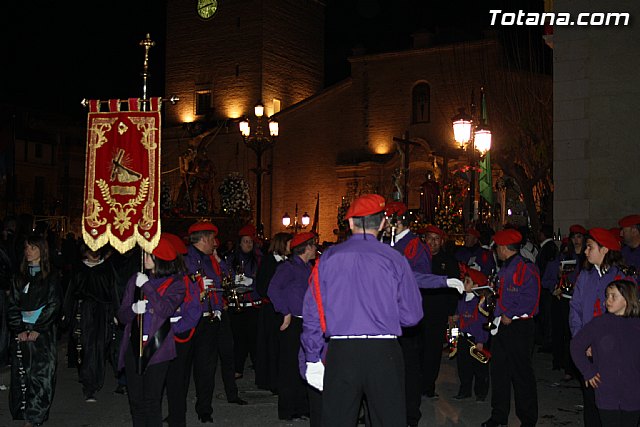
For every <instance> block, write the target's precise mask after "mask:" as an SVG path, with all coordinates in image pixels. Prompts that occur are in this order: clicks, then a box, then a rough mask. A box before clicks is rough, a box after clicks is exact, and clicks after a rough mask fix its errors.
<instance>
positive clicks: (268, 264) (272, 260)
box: [255, 233, 293, 393]
mask: <svg viewBox="0 0 640 427" xmlns="http://www.w3.org/2000/svg"><path fill="white" fill-rule="evenodd" d="M292 238H293V236H292V235H291V234H290V233H277V234H276V235H275V236H273V239H272V240H271V244H270V246H269V253H268V254H267V256H265V257H264V258H263V260H262V263H261V264H260V268H259V269H258V274H257V276H256V290H257V291H258V294H260V297H262V298H263V299H264V300H268V296H267V291H268V290H269V282H271V278H272V277H273V275H274V274H275V272H276V268H277V267H278V266H279V265H280V264H281V263H282V262H283V261H284V260H286V259H287V255H289V252H290V250H289V243H290V242H291V239H292ZM281 324H282V315H281V314H279V313H277V312H276V311H275V310H274V308H273V304H271V302H267V303H264V304H262V307H260V309H259V312H258V337H257V339H258V344H257V354H256V366H255V372H256V380H255V381H256V386H257V387H258V388H261V389H263V390H271V391H272V392H273V393H277V389H278V387H277V383H278V346H279V344H278V334H279V332H280V329H279V328H280V325H281Z"/></svg>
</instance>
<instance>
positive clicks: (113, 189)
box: [82, 34, 178, 373]
mask: <svg viewBox="0 0 640 427" xmlns="http://www.w3.org/2000/svg"><path fill="white" fill-rule="evenodd" d="M154 45H155V42H153V41H152V40H151V37H150V35H149V34H147V35H146V38H145V39H144V40H142V41H141V42H140V46H142V47H143V48H144V64H143V72H142V77H143V87H142V98H141V99H140V98H128V99H109V100H86V99H83V100H82V105H84V106H85V107H88V108H89V113H88V118H87V146H86V155H85V185H84V205H83V217H82V237H83V239H84V242H85V243H86V245H87V246H88V247H89V248H90V249H91V250H93V251H97V250H98V249H100V248H101V247H103V246H104V245H106V244H110V245H111V246H112V247H113V248H114V249H116V250H117V251H118V252H120V253H125V252H127V251H129V250H130V249H132V248H133V247H134V246H135V245H136V244H138V245H139V246H140V247H141V248H142V250H143V251H145V252H148V253H151V252H152V251H153V250H154V249H155V247H156V246H157V245H158V242H159V240H160V233H161V224H160V160H161V157H160V140H161V138H160V135H161V132H160V130H161V120H160V117H161V116H160V108H161V106H162V102H163V101H170V102H171V103H172V104H175V103H176V102H177V101H178V98H177V97H171V98H170V99H162V98H158V97H156V98H149V97H147V78H148V76H149V49H150V48H151V47H153V46H154ZM103 107H106V108H104V111H103ZM125 107H126V109H125ZM123 110H124V111H123ZM136 298H138V299H144V295H142V290H141V288H138V287H136ZM136 320H137V321H136V322H135V324H134V327H133V330H132V334H131V343H132V345H133V348H134V351H135V353H134V354H136V355H137V359H138V360H137V362H138V363H137V369H138V372H139V373H142V372H143V371H144V369H145V368H146V364H147V362H148V358H145V357H144V346H143V338H142V337H143V334H142V330H143V328H142V322H143V315H142V314H138V315H137V319H136ZM134 338H135V339H134Z"/></svg>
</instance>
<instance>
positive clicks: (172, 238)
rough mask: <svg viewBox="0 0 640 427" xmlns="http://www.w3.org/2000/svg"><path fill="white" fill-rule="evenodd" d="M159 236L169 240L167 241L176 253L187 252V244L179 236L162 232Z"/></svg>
mask: <svg viewBox="0 0 640 427" xmlns="http://www.w3.org/2000/svg"><path fill="white" fill-rule="evenodd" d="M160 236H161V237H164V238H166V239H167V240H169V243H171V245H172V246H173V248H174V249H175V250H176V252H177V253H179V254H182V255H184V254H186V253H187V246H186V245H185V244H184V241H183V240H182V239H181V238H180V237H178V236H176V235H175V234H171V233H162V234H161V235H160Z"/></svg>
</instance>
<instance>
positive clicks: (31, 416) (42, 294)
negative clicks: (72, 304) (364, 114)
mask: <svg viewBox="0 0 640 427" xmlns="http://www.w3.org/2000/svg"><path fill="white" fill-rule="evenodd" d="M60 294H61V290H60V284H59V281H58V273H57V272H55V271H52V270H51V264H50V261H49V249H48V245H47V242H46V240H45V239H44V238H43V237H42V236H36V235H31V236H29V237H27V239H26V240H25V243H24V257H23V258H22V263H21V264H20V271H19V272H18V273H17V274H16V275H15V277H14V280H13V283H12V286H11V290H10V293H9V304H8V310H7V319H8V322H9V328H10V329H11V333H12V342H11V390H10V394H9V403H10V405H9V406H10V410H11V415H12V416H13V419H14V420H25V422H24V427H33V426H40V425H42V424H43V423H44V422H45V421H46V420H47V419H48V418H49V409H50V408H51V403H52V401H53V396H54V392H55V388H56V367H57V361H58V351H57V347H56V339H57V322H58V317H59V312H60V305H61V296H60Z"/></svg>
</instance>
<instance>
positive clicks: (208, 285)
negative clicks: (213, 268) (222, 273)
mask: <svg viewBox="0 0 640 427" xmlns="http://www.w3.org/2000/svg"><path fill="white" fill-rule="evenodd" d="M202 283H204V288H205V289H209V288H213V279H209V278H208V277H205V278H204V279H202Z"/></svg>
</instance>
